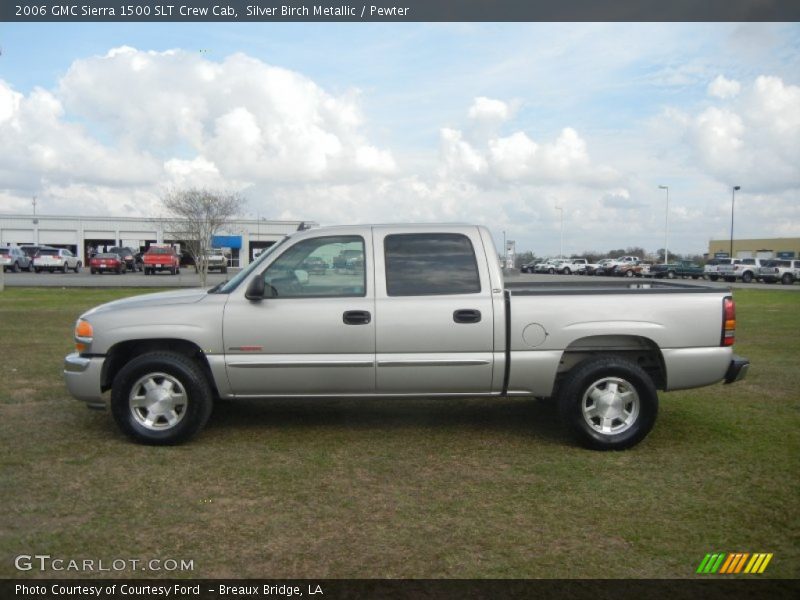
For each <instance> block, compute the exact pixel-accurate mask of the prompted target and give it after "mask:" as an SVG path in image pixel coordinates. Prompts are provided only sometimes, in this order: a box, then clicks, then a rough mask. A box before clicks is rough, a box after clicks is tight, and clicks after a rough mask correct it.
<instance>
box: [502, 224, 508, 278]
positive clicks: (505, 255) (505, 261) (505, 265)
mask: <svg viewBox="0 0 800 600" xmlns="http://www.w3.org/2000/svg"><path fill="white" fill-rule="evenodd" d="M503 268H504V269H507V268H508V248H506V232H505V229H504V230H503Z"/></svg>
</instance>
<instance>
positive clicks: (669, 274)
mask: <svg viewBox="0 0 800 600" xmlns="http://www.w3.org/2000/svg"><path fill="white" fill-rule="evenodd" d="M667 279H675V271H667Z"/></svg>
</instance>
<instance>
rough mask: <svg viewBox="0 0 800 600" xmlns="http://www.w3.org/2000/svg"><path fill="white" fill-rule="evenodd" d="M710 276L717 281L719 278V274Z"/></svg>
mask: <svg viewBox="0 0 800 600" xmlns="http://www.w3.org/2000/svg"><path fill="white" fill-rule="evenodd" d="M708 278H709V279H710V280H711V281H716V280H717V279H719V275H709V276H708Z"/></svg>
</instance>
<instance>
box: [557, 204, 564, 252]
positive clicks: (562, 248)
mask: <svg viewBox="0 0 800 600" xmlns="http://www.w3.org/2000/svg"><path fill="white" fill-rule="evenodd" d="M555 208H556V210H557V211H559V214H560V219H561V242H560V244H559V247H558V257H559V258H564V208H563V207H561V206H556V207H555Z"/></svg>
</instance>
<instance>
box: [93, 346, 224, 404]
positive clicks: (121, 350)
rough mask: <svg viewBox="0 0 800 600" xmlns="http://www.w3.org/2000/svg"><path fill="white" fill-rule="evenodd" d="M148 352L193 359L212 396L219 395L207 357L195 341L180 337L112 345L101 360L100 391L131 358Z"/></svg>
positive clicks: (105, 389)
mask: <svg viewBox="0 0 800 600" xmlns="http://www.w3.org/2000/svg"><path fill="white" fill-rule="evenodd" d="M148 352H175V353H177V354H182V355H184V356H186V357H187V358H190V359H192V360H194V361H195V362H196V363H197V364H198V365H199V366H200V369H201V370H202V371H203V374H204V375H205V376H206V379H207V380H208V385H209V386H211V390H212V392H213V394H214V397H215V398H217V397H219V391H218V389H217V384H216V380H215V379H214V374H213V373H212V371H211V366H210V365H209V362H208V358H207V357H206V355H205V353H204V352H203V350H202V349H201V348H200V346H198V345H197V344H196V343H194V342H191V341H189V340H184V339H180V338H152V339H138V340H125V341H123V342H119V343H117V344H115V345H113V346H112V347H111V348H110V349H109V351H108V353H107V354H106V360H105V361H104V362H103V370H102V373H101V376H100V377H101V379H100V385H101V389H102V391H104V392H105V391H107V390H109V389H111V385H112V384H113V382H114V377H116V375H117V373H119V371H120V370H121V369H122V368H123V367H124V366H125V365H126V364H127V363H128V362H130V361H131V360H133V359H134V358H136V357H137V356H141V355H142V354H146V353H148Z"/></svg>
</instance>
